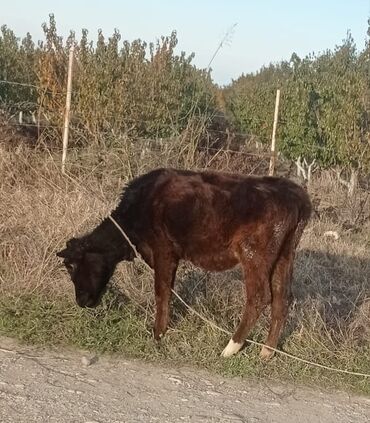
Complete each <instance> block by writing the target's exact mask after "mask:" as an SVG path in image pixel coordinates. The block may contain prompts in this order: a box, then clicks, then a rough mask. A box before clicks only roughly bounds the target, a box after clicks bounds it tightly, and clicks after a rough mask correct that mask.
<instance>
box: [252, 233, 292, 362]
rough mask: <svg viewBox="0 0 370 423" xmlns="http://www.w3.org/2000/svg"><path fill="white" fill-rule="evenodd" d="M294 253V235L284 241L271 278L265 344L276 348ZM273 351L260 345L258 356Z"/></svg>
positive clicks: (287, 302) (288, 300) (288, 296)
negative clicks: (267, 329) (268, 322)
mask: <svg viewBox="0 0 370 423" xmlns="http://www.w3.org/2000/svg"><path fill="white" fill-rule="evenodd" d="M294 255H295V242H294V236H290V237H288V239H287V240H286V241H285V243H284V245H283V247H282V250H281V253H280V256H279V258H278V260H277V262H276V265H275V269H274V272H273V275H272V280H271V295H272V301H271V325H270V331H269V334H268V337H267V340H266V345H267V346H270V347H272V348H276V347H277V344H278V341H279V338H280V335H281V332H282V330H283V328H284V325H285V322H286V319H287V317H288V311H289V306H290V303H291V300H292V293H291V282H292V275H293V262H294ZM273 354H274V351H273V350H271V349H269V348H267V347H262V349H261V353H260V357H261V358H263V359H268V358H270V357H272V356H273Z"/></svg>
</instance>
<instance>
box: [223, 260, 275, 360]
mask: <svg viewBox="0 0 370 423" xmlns="http://www.w3.org/2000/svg"><path fill="white" fill-rule="evenodd" d="M242 265H243V270H244V275H245V288H246V296H247V298H246V305H245V307H244V311H243V315H242V318H241V320H240V323H239V326H238V327H237V329H236V331H235V333H234V335H233V336H232V338H231V339H230V341H229V343H228V344H227V346H226V348H225V349H224V350H223V352H222V354H221V355H222V356H223V357H230V356H232V355H234V354H236V353H237V352H238V351H239V350H240V349H241V347H242V346H243V344H244V341H245V339H246V338H247V336H248V334H249V332H250V330H251V329H252V328H253V326H254V325H255V323H256V321H257V319H258V317H259V316H260V314H261V312H262V311H263V309H264V308H265V307H266V305H267V303H268V302H269V299H270V292H269V290H270V288H269V276H270V265H269V263H268V262H267V261H266V259H265V258H263V257H262V256H261V257H257V255H255V256H254V257H253V260H252V259H249V258H243V259H242Z"/></svg>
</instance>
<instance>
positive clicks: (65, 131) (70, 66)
mask: <svg viewBox="0 0 370 423" xmlns="http://www.w3.org/2000/svg"><path fill="white" fill-rule="evenodd" d="M73 54H74V46H71V49H70V50H69V60H68V79H67V95H66V110H65V115H64V128H63V153H62V173H65V164H66V157H67V148H68V133H69V117H70V110H71V95H72V70H73Z"/></svg>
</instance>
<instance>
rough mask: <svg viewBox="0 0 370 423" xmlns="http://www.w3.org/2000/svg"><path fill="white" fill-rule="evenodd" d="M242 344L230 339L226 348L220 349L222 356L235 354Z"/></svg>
mask: <svg viewBox="0 0 370 423" xmlns="http://www.w3.org/2000/svg"><path fill="white" fill-rule="evenodd" d="M242 346H243V344H239V343H238V342H234V341H233V340H232V339H230V341H229V343H228V344H227V345H226V348H225V349H224V350H223V351H222V353H221V356H222V357H231V356H232V355H234V354H236V353H237V352H238V351H239V350H240V348H241V347H242Z"/></svg>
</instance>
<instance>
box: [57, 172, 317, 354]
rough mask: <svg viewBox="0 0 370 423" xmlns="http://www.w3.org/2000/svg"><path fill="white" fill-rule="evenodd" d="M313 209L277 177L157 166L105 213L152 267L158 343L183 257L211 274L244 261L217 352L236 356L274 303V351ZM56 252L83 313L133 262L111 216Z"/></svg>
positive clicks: (298, 189) (265, 351)
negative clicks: (240, 299) (234, 322)
mask: <svg viewBox="0 0 370 423" xmlns="http://www.w3.org/2000/svg"><path fill="white" fill-rule="evenodd" d="M310 213H311V203H310V199H309V197H308V195H307V193H306V192H305V190H304V189H302V188H301V187H300V186H298V185H296V184H294V183H293V182H291V181H289V180H287V179H282V178H273V177H247V176H242V175H235V174H227V173H217V172H191V171H183V170H174V169H158V170H154V171H152V172H150V173H147V174H145V175H142V176H140V177H138V178H136V179H134V180H133V181H131V182H130V183H129V185H128V186H127V188H126V190H125V192H124V194H123V196H122V199H121V201H120V203H119V205H118V207H117V208H116V209H115V210H114V211H113V212H112V214H111V216H112V217H113V219H114V220H115V221H116V222H117V223H118V224H119V225H120V226H121V227H122V229H123V230H124V231H125V233H126V234H127V235H128V237H129V239H130V240H131V242H132V243H133V245H135V247H136V248H137V250H138V251H139V253H140V254H141V255H142V256H143V258H144V260H145V261H146V262H147V263H148V264H149V266H151V267H152V268H153V269H154V273H155V278H154V287H155V298H156V308H157V313H156V319H155V324H154V337H155V339H159V338H160V337H161V336H162V335H163V334H164V333H165V332H166V329H167V325H168V320H169V302H170V298H171V288H173V285H174V280H175V275H176V270H177V267H178V263H179V261H180V260H188V261H190V262H192V263H193V264H195V265H196V266H199V267H201V268H203V269H206V270H210V271H222V270H226V269H230V268H232V267H234V266H235V265H237V264H238V263H240V264H241V266H242V268H243V270H244V274H245V287H246V306H245V310H244V312H243V316H242V318H241V321H240V324H239V326H238V328H237V329H236V332H235V334H234V335H233V337H232V339H231V340H230V342H229V344H228V345H227V347H226V348H225V349H224V351H223V356H225V357H227V356H230V355H232V354H234V353H236V352H237V351H239V349H240V348H241V346H242V345H243V342H244V341H245V338H246V337H247V335H248V333H249V331H250V330H251V328H252V327H253V326H254V324H255V323H256V320H257V319H258V317H259V315H260V313H261V312H262V310H263V309H264V307H265V306H266V304H268V303H269V302H270V301H271V326H270V332H269V334H268V338H267V341H266V344H267V345H268V346H271V347H273V348H276V346H277V343H278V339H279V336H280V334H281V331H282V329H283V326H284V323H285V320H286V317H287V313H288V307H289V303H290V300H291V278H292V271H293V260H294V255H295V250H296V247H297V244H298V242H299V240H300V237H301V235H302V232H303V229H304V228H305V226H306V223H307V221H308V219H309V217H310ZM57 254H58V256H59V257H63V258H64V263H65V265H66V267H67V269H68V271H69V273H70V275H71V278H72V281H73V282H74V285H75V291H76V301H77V303H78V304H79V305H80V306H81V307H94V306H96V305H97V304H98V303H99V301H100V298H101V296H102V294H103V293H104V291H105V287H106V285H107V283H108V281H109V279H110V277H111V276H112V274H113V272H114V269H115V267H116V265H117V263H118V262H120V261H122V260H132V259H133V258H134V252H133V251H132V248H131V247H130V245H129V243H128V242H127V241H126V240H125V238H124V237H123V236H122V234H121V233H120V231H119V230H118V229H117V227H116V226H115V225H114V224H113V222H112V221H111V220H110V219H109V218H108V219H105V220H104V221H103V222H102V223H101V224H100V225H99V226H97V227H96V228H95V229H94V230H93V231H92V232H91V233H90V234H88V235H85V236H84V237H82V238H79V239H75V238H73V239H71V240H69V241H68V242H67V248H66V249H64V250H63V251H61V252H59V253H57ZM261 355H262V356H263V357H269V356H270V355H271V350H269V349H267V348H263V349H262V351H261Z"/></svg>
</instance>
